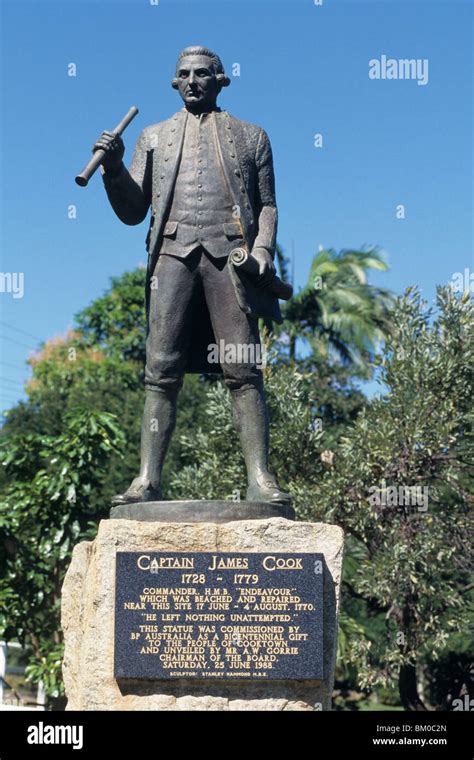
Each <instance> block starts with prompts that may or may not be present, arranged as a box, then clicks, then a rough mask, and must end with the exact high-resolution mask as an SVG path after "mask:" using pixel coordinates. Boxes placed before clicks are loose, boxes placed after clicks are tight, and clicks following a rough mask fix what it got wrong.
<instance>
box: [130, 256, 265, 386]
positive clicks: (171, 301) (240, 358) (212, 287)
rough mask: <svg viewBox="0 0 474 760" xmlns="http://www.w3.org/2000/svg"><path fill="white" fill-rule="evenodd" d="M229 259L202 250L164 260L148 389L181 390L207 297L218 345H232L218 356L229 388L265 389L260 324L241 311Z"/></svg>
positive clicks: (156, 280) (150, 338) (154, 304)
mask: <svg viewBox="0 0 474 760" xmlns="http://www.w3.org/2000/svg"><path fill="white" fill-rule="evenodd" d="M227 261H228V259H227V257H222V258H213V257H212V256H211V255H210V254H208V252H207V251H206V250H205V249H204V248H203V247H202V246H200V247H198V248H196V249H195V250H194V251H192V253H190V254H189V255H188V256H187V257H186V258H184V259H182V258H178V257H176V256H170V255H167V254H160V255H159V256H158V261H157V263H156V267H155V271H154V274H153V278H152V287H151V290H150V301H149V316H148V334H147V341H146V368H145V387H146V388H147V389H149V390H162V389H165V388H176V389H179V388H180V387H181V385H182V383H183V376H184V373H185V370H186V366H187V359H188V354H189V351H190V348H191V345H190V343H191V334H192V325H193V319H194V318H195V315H196V313H197V312H198V309H197V308H196V307H197V306H198V305H199V303H200V299H205V302H206V305H207V309H208V311H209V316H210V320H211V325H212V328H213V331H214V336H215V339H216V343H217V346H219V347H222V344H224V345H225V346H226V347H229V346H230V349H229V350H226V351H225V353H224V352H222V351H220V355H219V357H218V360H219V364H220V365H221V367H222V372H223V375H224V382H225V383H226V385H227V386H228V387H229V388H231V389H242V390H245V389H246V388H247V387H248V386H261V384H262V372H261V369H260V367H259V366H258V364H259V358H260V356H261V345H260V336H259V330H258V320H257V318H256V317H250V316H248V315H247V314H245V312H243V311H242V309H241V308H240V306H239V304H238V302H237V297H236V294H235V290H234V285H233V283H232V280H231V277H230V273H229V270H228V264H227ZM201 303H202V302H201Z"/></svg>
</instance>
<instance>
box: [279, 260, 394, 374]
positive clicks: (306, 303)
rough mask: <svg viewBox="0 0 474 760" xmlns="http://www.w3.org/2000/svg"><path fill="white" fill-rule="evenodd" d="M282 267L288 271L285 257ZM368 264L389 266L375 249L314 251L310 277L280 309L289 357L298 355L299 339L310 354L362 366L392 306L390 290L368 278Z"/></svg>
mask: <svg viewBox="0 0 474 760" xmlns="http://www.w3.org/2000/svg"><path fill="white" fill-rule="evenodd" d="M279 261H280V262H281V261H282V254H281V252H280V254H279ZM280 265H281V264H280ZM283 267H284V271H285V272H287V264H286V263H285V261H284V257H283ZM370 269H376V270H379V271H386V269H387V265H386V263H385V262H384V260H383V258H382V256H381V255H380V253H379V252H378V251H377V250H375V249H370V250H368V251H353V250H343V251H340V252H339V253H337V252H336V251H334V250H333V249H329V250H322V251H319V253H317V254H316V255H315V256H314V258H313V261H312V263H311V269H310V272H309V277H308V282H307V283H306V285H305V287H304V288H303V289H302V290H301V291H300V292H299V293H297V294H295V295H294V297H293V298H292V299H291V300H290V301H289V302H288V303H287V304H286V305H285V307H284V310H283V315H284V319H285V323H284V326H283V331H284V332H285V334H286V335H287V336H288V339H289V355H290V358H292V359H295V358H296V351H297V341H298V340H301V339H302V340H303V342H304V343H305V344H306V345H307V346H309V348H310V349H311V351H312V353H313V354H315V355H319V356H323V357H330V356H335V357H337V358H339V359H341V360H342V361H343V362H345V363H348V364H355V365H357V367H358V369H359V371H363V370H364V368H365V366H366V364H367V361H368V360H370V359H371V358H372V356H373V354H374V352H375V349H376V347H377V345H378V344H379V343H380V342H381V341H382V340H383V339H384V338H385V336H386V334H387V333H388V332H389V330H390V327H391V318H390V313H391V309H392V307H393V297H392V296H391V294H390V293H389V291H387V290H385V289H383V288H378V287H375V286H374V285H370V284H369V283H368V281H367V272H368V270H370Z"/></svg>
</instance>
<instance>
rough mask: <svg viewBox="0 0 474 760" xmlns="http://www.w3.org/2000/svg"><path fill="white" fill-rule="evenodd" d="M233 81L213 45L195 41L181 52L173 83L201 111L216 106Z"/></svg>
mask: <svg viewBox="0 0 474 760" xmlns="http://www.w3.org/2000/svg"><path fill="white" fill-rule="evenodd" d="M229 84H230V79H229V77H227V76H226V75H225V72H224V67H223V65H222V61H221V59H220V58H219V56H218V55H217V54H216V53H213V51H212V50H209V48H206V47H202V46H200V45H192V46H191V47H187V48H184V50H182V51H181V53H180V54H179V56H178V61H177V63H176V75H175V77H174V79H173V80H172V82H171V86H172V87H174V89H175V90H179V94H180V95H181V97H182V99H183V101H184V104H185V106H186V108H189V110H190V111H193V112H195V113H200V112H202V111H209V110H211V109H212V108H214V106H215V104H216V100H217V96H218V94H219V93H220V91H221V89H222V88H223V87H228V86H229Z"/></svg>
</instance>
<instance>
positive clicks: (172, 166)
mask: <svg viewBox="0 0 474 760" xmlns="http://www.w3.org/2000/svg"><path fill="white" fill-rule="evenodd" d="M211 116H212V118H214V119H215V125H216V135H217V142H218V155H219V157H220V160H221V162H222V169H223V171H224V176H225V178H226V182H227V184H228V186H229V189H230V191H231V195H232V197H233V202H234V205H235V206H238V207H239V213H240V223H241V226H242V230H243V237H244V240H245V243H246V245H247V247H248V250H249V251H251V250H252V248H254V247H257V246H258V247H263V248H266V249H267V250H268V251H269V252H270V253H271V254H272V256H273V255H274V252H275V241H276V232H277V221H278V212H277V206H276V199H275V178H274V171H273V158H272V149H271V145H270V141H269V139H268V135H267V134H266V132H265V131H264V130H263V129H262V128H261V127H258V126H256V125H255V124H249V123H248V122H245V121H242V120H240V119H236V118H235V117H234V116H231V114H229V112H228V111H221V110H220V109H217V110H215V111H213V112H212V114H211ZM188 118H189V114H188V111H187V110H186V108H183V109H182V110H181V111H178V112H177V113H175V114H174V115H173V116H171V118H169V119H166V120H165V121H161V122H159V123H158V124H153V125H151V126H149V127H146V128H145V129H144V130H143V131H142V132H141V134H140V136H139V138H138V141H137V144H136V146H135V151H134V155H133V159H132V163H131V165H130V169H129V170H127V169H126V168H125V167H123V168H122V170H121V171H120V172H119V174H118V175H116V176H110V175H107V173H104V174H103V180H104V184H105V189H106V191H107V195H108V197H109V200H110V203H111V205H112V208H113V209H114V211H115V213H116V214H117V216H118V217H119V219H120V220H121V221H122V222H124V223H125V224H130V225H134V224H140V222H142V221H143V220H144V219H145V217H146V215H147V213H148V209H149V208H150V207H151V216H150V226H149V229H148V234H147V237H146V247H147V251H148V265H147V289H146V295H147V297H146V302H147V313H148V303H149V297H148V296H149V289H150V279H151V277H152V275H153V272H154V269H155V265H156V261H157V258H158V255H159V252H160V247H161V242H162V238H163V230H164V226H165V224H166V221H167V217H168V213H169V208H170V202H171V199H172V191H173V188H174V185H175V181H176V176H177V172H178V167H179V162H180V158H181V152H182V147H183V141H184V133H185V127H186V122H187V119H188ZM232 269H233V268H232ZM231 274H232V279H233V282H234V286H235V292H236V296H237V300H238V302H239V305H240V307H241V308H242V310H243V311H245V312H246V313H247V314H249V315H251V316H254V317H265V318H270V319H274V320H275V321H277V322H281V321H282V318H281V312H280V307H279V304H278V299H277V298H276V297H275V296H273V294H271V293H270V291H268V290H262V289H261V288H260V289H257V288H254V286H253V284H252V282H251V280H250V279H249V278H248V277H246V276H245V275H244V274H242V273H240V272H239V271H238V270H236V269H233V271H232V273H231ZM202 319H203V320H205V319H206V315H205V314H204V315H203V316H202ZM201 321H202V320H201ZM209 328H210V324H209V320H207V324H205V325H204V324H201V327H200V333H201V335H200V336H197V337H196V341H194V345H195V348H196V350H195V352H194V354H195V355H194V358H193V359H192V360H191V362H190V366H189V368H188V371H191V372H192V371H209V368H208V367H205V366H204V365H205V364H206V362H204V364H203V362H202V354H201V350H202V348H203V347H204V346H205V345H207V343H206V341H208V342H213V341H209V338H210V337H212V328H211V330H210V331H209ZM197 344H199V346H198V345H197ZM198 357H199V359H198V360H196V359H197V358H198ZM213 371H215V365H214V370H213Z"/></svg>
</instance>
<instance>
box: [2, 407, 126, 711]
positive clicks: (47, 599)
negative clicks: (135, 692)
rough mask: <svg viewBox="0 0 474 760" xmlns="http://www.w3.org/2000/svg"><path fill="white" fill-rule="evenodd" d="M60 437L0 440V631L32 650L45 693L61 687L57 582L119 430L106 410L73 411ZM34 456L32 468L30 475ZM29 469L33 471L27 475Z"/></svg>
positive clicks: (85, 524) (83, 530)
mask: <svg viewBox="0 0 474 760" xmlns="http://www.w3.org/2000/svg"><path fill="white" fill-rule="evenodd" d="M63 425H64V430H63V433H62V434H61V435H58V436H41V435H38V434H35V433H26V434H18V435H15V436H9V437H4V438H3V439H2V441H1V442H0V443H1V448H0V454H1V463H2V465H3V467H4V468H5V471H6V475H7V483H6V484H5V486H4V488H3V489H2V497H1V502H0V540H1V547H2V549H3V551H2V552H1V555H0V563H1V569H2V573H1V579H0V636H1V637H2V638H5V639H7V640H9V639H11V638H17V639H18V640H19V641H20V642H21V643H22V644H26V643H28V644H30V645H31V646H32V648H33V660H32V661H31V663H30V672H31V673H32V674H35V673H36V674H38V673H40V672H41V673H42V675H46V671H48V673H49V676H48V678H46V689H47V694H48V696H52V697H55V696H58V695H59V694H60V691H61V685H60V680H59V669H58V667H57V666H56V665H54V663H57V659H58V652H59V650H60V646H61V634H60V631H59V626H58V619H59V606H60V594H61V585H62V581H63V578H64V574H65V572H66V569H67V567H68V565H69V562H70V556H71V551H72V548H73V546H74V545H75V544H76V543H77V542H78V541H80V540H82V539H84V538H85V537H88V536H89V535H90V525H89V524H90V521H91V520H92V519H93V518H98V517H105V516H106V513H107V509H106V505H105V504H104V505H103V507H102V510H101V512H100V514H98V513H97V509H96V507H95V506H94V499H93V495H94V492H95V490H96V489H97V487H98V484H99V483H100V481H101V478H102V476H103V473H104V469H105V467H106V465H107V461H108V458H109V457H110V455H111V454H112V453H118V452H119V451H120V448H121V446H122V444H123V434H122V432H121V431H120V429H119V427H118V426H117V423H116V420H115V419H114V418H113V417H111V416H110V415H108V414H103V413H98V412H85V411H81V410H78V411H76V412H75V413H71V414H69V415H68V416H67V417H66V418H65V419H64V420H63ZM32 462H33V467H34V474H32V473H31V470H30V468H31V465H32ZM30 473H31V474H30Z"/></svg>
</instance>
